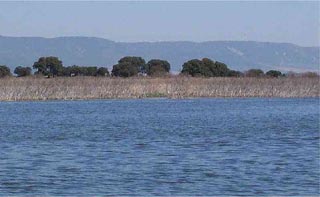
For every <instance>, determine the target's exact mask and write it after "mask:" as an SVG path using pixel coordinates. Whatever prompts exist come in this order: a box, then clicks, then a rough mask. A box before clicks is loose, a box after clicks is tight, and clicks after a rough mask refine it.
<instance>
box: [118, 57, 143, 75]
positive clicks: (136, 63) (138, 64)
mask: <svg viewBox="0 0 320 197" xmlns="http://www.w3.org/2000/svg"><path fill="white" fill-rule="evenodd" d="M143 73H146V62H145V60H144V59H142V58H141V57H133V56H127V57H123V58H121V59H120V60H119V61H118V64H116V65H114V66H113V69H112V75H113V76H116V77H131V76H136V75H138V74H143Z"/></svg>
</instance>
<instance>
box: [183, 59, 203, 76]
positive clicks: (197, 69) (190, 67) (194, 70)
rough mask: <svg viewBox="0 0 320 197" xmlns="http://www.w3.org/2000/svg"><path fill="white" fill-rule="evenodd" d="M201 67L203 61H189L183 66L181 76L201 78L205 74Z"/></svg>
mask: <svg viewBox="0 0 320 197" xmlns="http://www.w3.org/2000/svg"><path fill="white" fill-rule="evenodd" d="M201 67H202V61H200V60H198V59H193V60H189V61H187V62H185V63H184V64H183V65H182V71H181V74H187V75H191V76H192V77H195V76H201V75H202V74H201V73H202V72H203V71H202V72H201Z"/></svg>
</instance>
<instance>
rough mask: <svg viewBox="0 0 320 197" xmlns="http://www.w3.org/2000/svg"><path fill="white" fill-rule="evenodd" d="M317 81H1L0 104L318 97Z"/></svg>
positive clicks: (222, 79)
mask: <svg viewBox="0 0 320 197" xmlns="http://www.w3.org/2000/svg"><path fill="white" fill-rule="evenodd" d="M319 96H320V93H319V78H318V77H316V78H301V77H297V78H191V77H168V78H147V77H145V78H143V77H141V78H103V77H61V78H50V79H48V78H41V77H24V78H15V77H9V78H2V79H0V101H18V100H55V99H62V100H73V99H108V98H146V97H168V98H190V97H286V98H290V97H319Z"/></svg>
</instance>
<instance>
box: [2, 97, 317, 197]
mask: <svg viewBox="0 0 320 197" xmlns="http://www.w3.org/2000/svg"><path fill="white" fill-rule="evenodd" d="M319 118H320V115H319V100H318V99H189V100H170V99H145V100H101V101H50V102H0V196H35V195H37V196H40V195H45V196H88V195H90V196H105V195H143V196H146V195H148V196H158V195H161V196H168V195H175V196H182V195H206V196H209V195H255V196H256V195H319V194H320V188H319V187H320V186H319V178H320V158H319V157H320V148H319V142H320V141H319Z"/></svg>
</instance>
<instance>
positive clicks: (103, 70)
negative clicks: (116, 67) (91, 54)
mask: <svg viewBox="0 0 320 197" xmlns="http://www.w3.org/2000/svg"><path fill="white" fill-rule="evenodd" d="M109 75H110V74H109V71H108V69H107V68H105V67H100V68H99V69H98V70H97V76H103V77H104V76H109Z"/></svg>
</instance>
